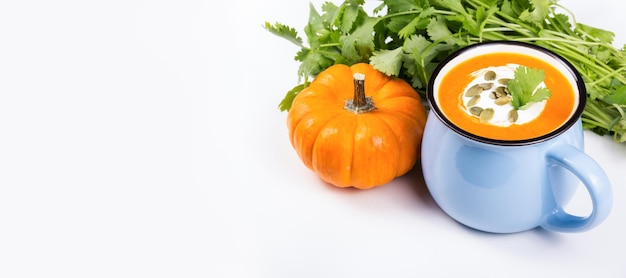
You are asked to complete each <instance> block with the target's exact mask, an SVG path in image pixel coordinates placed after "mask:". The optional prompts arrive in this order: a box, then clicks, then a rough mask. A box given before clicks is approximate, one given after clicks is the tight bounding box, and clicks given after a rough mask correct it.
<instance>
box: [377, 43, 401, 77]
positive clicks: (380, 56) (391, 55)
mask: <svg viewBox="0 0 626 278" xmlns="http://www.w3.org/2000/svg"><path fill="white" fill-rule="evenodd" d="M403 54H404V51H402V47H398V48H396V49H393V50H380V51H376V52H374V55H372V57H371V58H370V64H372V66H373V67H374V68H376V69H377V70H379V71H381V72H383V73H385V74H386V75H390V76H398V75H399V74H400V69H401V68H402V57H403Z"/></svg>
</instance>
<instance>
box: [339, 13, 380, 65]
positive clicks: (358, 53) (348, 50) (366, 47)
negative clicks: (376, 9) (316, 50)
mask: <svg viewBox="0 0 626 278" xmlns="http://www.w3.org/2000/svg"><path fill="white" fill-rule="evenodd" d="M377 22H378V20H376V19H374V18H367V19H366V20H365V22H363V24H361V25H360V26H358V27H357V28H356V29H355V30H354V32H352V33H351V34H348V35H345V36H342V37H341V38H339V41H340V42H341V53H342V54H343V56H344V57H346V60H347V61H348V63H350V64H354V63H358V62H361V61H365V60H367V58H369V55H371V54H372V52H373V51H374V47H375V45H374V25H376V23H377Z"/></svg>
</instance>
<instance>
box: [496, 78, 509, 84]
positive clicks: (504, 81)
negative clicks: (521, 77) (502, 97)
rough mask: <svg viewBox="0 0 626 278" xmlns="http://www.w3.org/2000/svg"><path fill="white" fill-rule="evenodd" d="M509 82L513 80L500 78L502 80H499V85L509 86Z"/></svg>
mask: <svg viewBox="0 0 626 278" xmlns="http://www.w3.org/2000/svg"><path fill="white" fill-rule="evenodd" d="M509 81H511V78H500V79H498V83H500V84H502V85H506V84H509Z"/></svg>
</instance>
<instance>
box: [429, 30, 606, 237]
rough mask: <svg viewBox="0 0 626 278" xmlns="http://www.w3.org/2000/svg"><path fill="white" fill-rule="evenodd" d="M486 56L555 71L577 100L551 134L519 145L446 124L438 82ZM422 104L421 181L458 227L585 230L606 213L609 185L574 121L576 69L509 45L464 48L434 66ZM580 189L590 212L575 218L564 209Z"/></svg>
mask: <svg viewBox="0 0 626 278" xmlns="http://www.w3.org/2000/svg"><path fill="white" fill-rule="evenodd" d="M492 52H512V53H522V54H524V55H530V56H533V57H537V58H540V59H542V60H544V61H546V62H548V63H549V64H551V65H554V66H555V67H556V68H558V69H559V71H560V72H562V73H563V74H564V75H566V76H567V79H568V82H570V83H571V86H572V87H573V89H574V92H575V94H576V95H577V97H578V99H577V100H576V102H575V106H574V110H573V111H572V112H571V115H570V116H569V118H567V120H566V121H565V122H564V123H562V124H561V125H560V126H559V127H558V128H557V129H555V130H553V131H551V132H549V133H546V134H542V135H540V136H536V137H533V138H527V139H522V140H502V139H491V138H488V137H484V136H481V135H477V134H473V133H471V132H468V131H466V130H465V129H463V128H461V127H460V126H459V125H457V124H455V123H454V122H453V121H451V120H450V119H449V118H448V117H447V116H446V114H445V113H444V112H443V110H442V108H441V106H440V100H439V98H438V96H439V89H440V88H439V86H440V85H441V82H442V79H443V78H444V76H445V75H446V74H447V73H448V72H449V71H450V70H451V69H452V68H454V67H455V66H456V65H458V64H459V63H461V62H463V61H466V60H467V59H469V58H472V57H476V56H479V55H484V54H485V53H492ZM554 93H558V92H554ZM427 100H428V102H429V105H430V111H429V116H428V119H427V122H426V127H425V130H424V137H423V142H422V150H421V152H422V171H423V175H424V180H425V182H426V186H427V188H428V190H429V192H430V193H431V195H432V197H433V199H434V201H435V202H436V203H437V204H438V205H439V207H440V208H441V209H442V210H443V211H444V212H445V213H446V214H448V215H449V216H450V217H451V218H453V219H455V220H456V221H457V222H459V223H461V224H464V225H466V226H468V227H471V228H473V229H477V230H481V231H485V232H492V233H515V232H521V231H526V230H530V229H534V228H537V227H541V228H543V229H546V230H550V231H557V232H583V231H588V230H590V229H592V228H594V227H596V226H597V225H599V224H600V223H602V222H603V221H604V220H605V219H606V218H607V216H608V215H609V212H610V210H611V207H612V191H611V185H610V182H609V180H608V178H607V176H606V174H605V172H604V171H603V169H602V168H601V167H600V165H599V164H598V163H597V162H595V161H594V160H593V159H592V158H591V157H590V156H589V155H587V154H585V153H584V151H583V128H582V123H581V120H580V116H581V115H582V113H583V110H584V107H585V103H586V90H585V85H584V83H583V81H582V78H581V76H580V74H579V73H578V72H577V71H576V69H575V68H574V67H573V66H572V65H571V64H570V63H569V62H567V61H566V60H565V59H563V58H562V57H560V56H559V55H557V54H555V53H553V52H551V51H549V50H547V49H544V48H542V47H539V46H536V45H532V44H527V43H519V42H509V41H500V42H486V43H480V44H474V45H471V46H468V47H465V48H463V49H460V50H458V51H456V52H455V53H453V54H452V55H450V56H449V57H447V58H446V59H445V60H444V61H442V62H441V63H440V64H439V65H438V66H437V67H436V68H435V70H434V72H433V74H432V76H431V79H430V81H429V84H428V87H427ZM579 186H584V187H585V188H586V191H587V192H588V194H589V198H590V200H591V204H592V205H591V211H590V212H589V213H588V215H582V216H579V215H573V214H570V213H568V212H567V211H566V210H565V208H564V207H565V206H566V205H567V203H568V201H570V200H571V198H572V197H573V196H574V194H575V192H576V191H577V190H578V187H579Z"/></svg>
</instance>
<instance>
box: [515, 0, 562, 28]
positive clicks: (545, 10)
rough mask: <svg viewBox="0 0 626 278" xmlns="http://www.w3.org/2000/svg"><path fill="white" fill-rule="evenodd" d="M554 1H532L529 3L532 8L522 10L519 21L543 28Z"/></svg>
mask: <svg viewBox="0 0 626 278" xmlns="http://www.w3.org/2000/svg"><path fill="white" fill-rule="evenodd" d="M554 1H555V0H533V1H531V2H530V3H531V5H532V8H531V9H527V10H524V11H523V12H522V13H521V14H520V16H519V19H521V20H523V21H526V22H530V23H533V24H535V25H536V26H540V27H541V26H543V24H544V23H545V20H546V18H547V17H548V14H549V13H550V6H552V5H553V4H554Z"/></svg>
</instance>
